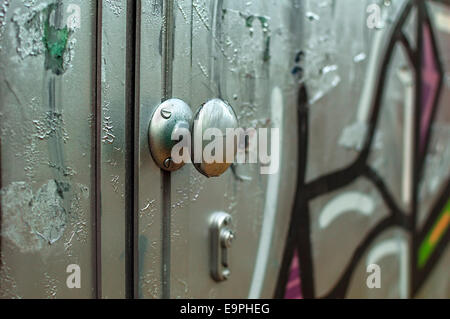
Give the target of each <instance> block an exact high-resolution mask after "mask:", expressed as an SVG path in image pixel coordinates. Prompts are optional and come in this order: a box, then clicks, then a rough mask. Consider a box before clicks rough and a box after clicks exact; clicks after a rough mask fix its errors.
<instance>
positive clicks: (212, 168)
mask: <svg viewBox="0 0 450 319" xmlns="http://www.w3.org/2000/svg"><path fill="white" fill-rule="evenodd" d="M236 128H238V120H237V117H236V114H235V113H234V110H233V108H232V107H231V106H230V105H229V104H228V103H226V102H224V101H222V100H220V99H212V100H210V101H208V102H206V103H205V104H203V105H202V106H200V107H199V108H198V110H197V111H196V113H195V116H193V114H192V111H191V109H190V107H189V105H187V104H186V103H185V102H184V101H182V100H179V99H170V100H167V101H165V102H163V103H161V104H160V105H159V106H158V107H157V108H156V110H155V111H154V113H153V115H152V119H151V121H150V124H149V129H148V132H149V133H148V134H149V147H150V152H151V154H152V157H153V159H154V161H155V162H156V164H157V165H158V166H159V167H160V168H161V169H163V170H165V171H176V170H178V169H180V168H181V167H183V166H184V164H185V162H181V163H180V162H178V161H174V160H173V158H172V150H173V148H174V146H175V145H176V144H178V143H180V142H183V141H182V140H177V139H175V140H174V139H173V137H174V135H173V133H174V131H176V130H177V129H185V130H189V133H190V141H184V143H185V145H186V146H188V148H190V154H189V155H190V160H191V162H192V163H194V166H195V168H196V169H197V170H198V171H199V172H200V173H201V174H203V175H205V176H206V177H217V176H220V175H222V174H223V173H224V172H225V171H226V170H227V169H228V168H229V167H230V166H231V164H232V161H230V154H231V155H232V159H234V156H235V154H236V151H237V137H236V136H234V134H233V136H232V138H233V139H234V142H233V143H232V145H230V143H229V141H230V140H228V141H227V129H236ZM219 132H220V133H221V135H219V134H217V133H219ZM175 136H177V134H175ZM215 139H221V142H219V143H212V142H213V141H215ZM216 142H217V141H216ZM212 144H214V145H215V146H222V149H221V152H220V153H219V150H218V149H217V147H215V148H214V147H212V153H214V155H217V154H218V155H217V156H213V158H205V156H204V152H203V151H204V150H205V148H208V147H210V148H211V145H212ZM230 146H232V147H233V149H231V150H230ZM220 154H221V155H220Z"/></svg>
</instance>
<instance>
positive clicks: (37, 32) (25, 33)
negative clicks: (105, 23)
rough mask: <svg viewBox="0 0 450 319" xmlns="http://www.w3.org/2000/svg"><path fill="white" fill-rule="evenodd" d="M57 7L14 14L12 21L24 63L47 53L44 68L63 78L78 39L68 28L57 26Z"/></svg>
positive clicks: (37, 7)
mask: <svg viewBox="0 0 450 319" xmlns="http://www.w3.org/2000/svg"><path fill="white" fill-rule="evenodd" d="M57 11H58V5H57V4H49V5H47V4H46V3H42V4H39V5H37V6H35V7H32V8H31V9H29V10H28V12H26V13H22V10H21V9H17V10H16V11H15V12H14V16H13V18H12V21H13V22H14V24H15V27H16V33H17V36H16V38H17V53H18V55H19V57H20V58H21V59H25V58H27V57H30V56H32V57H33V56H34V57H36V56H39V55H42V54H44V53H45V68H46V69H48V70H51V71H52V72H53V73H54V74H56V75H61V74H63V73H64V72H65V71H66V70H67V69H68V68H69V67H70V62H71V60H72V58H73V50H74V46H75V43H76V41H75V39H71V35H72V33H73V31H72V30H71V29H69V28H68V27H67V26H64V27H61V28H60V27H58V26H56V22H55V20H56V18H55V15H57V14H60V13H57Z"/></svg>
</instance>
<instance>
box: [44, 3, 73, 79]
mask: <svg viewBox="0 0 450 319" xmlns="http://www.w3.org/2000/svg"><path fill="white" fill-rule="evenodd" d="M56 9H57V5H56V4H51V5H49V6H48V7H47V8H46V18H45V22H44V35H43V37H42V42H43V43H44V46H45V49H46V56H45V68H46V69H47V70H52V72H53V73H55V74H57V75H61V74H63V73H64V71H65V70H64V54H65V53H66V50H67V43H68V40H69V36H70V30H69V28H68V27H67V26H65V27H64V28H62V29H59V28H57V27H56V26H54V25H52V24H51V23H50V17H51V15H52V13H53V12H54V15H56V14H57V12H56V11H57V10H56Z"/></svg>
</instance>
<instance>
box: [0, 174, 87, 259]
mask: <svg viewBox="0 0 450 319" xmlns="http://www.w3.org/2000/svg"><path fill="white" fill-rule="evenodd" d="M78 187H79V189H78V190H75V192H74V196H73V198H72V200H71V205H70V209H66V208H65V207H64V197H65V195H66V194H67V193H68V192H69V191H70V190H69V188H70V187H69V185H68V184H67V183H64V182H58V181H55V180H50V181H48V182H47V183H46V184H44V185H43V186H42V187H41V188H39V189H38V191H37V192H36V193H35V194H33V190H32V188H31V186H30V184H29V183H26V182H14V183H12V184H10V185H9V186H7V187H5V188H4V189H2V190H1V192H0V193H1V195H2V213H3V216H2V217H3V227H2V236H3V237H4V238H6V239H7V240H9V241H10V242H12V243H13V244H15V246H17V247H18V248H19V249H20V250H21V252H23V253H28V252H34V251H39V250H41V249H42V248H43V247H44V246H45V245H53V244H54V243H56V242H57V241H59V240H60V239H61V238H62V236H63V235H64V233H65V230H66V228H67V226H68V225H70V226H73V227H72V228H74V233H75V234H77V235H78V237H83V238H84V239H86V238H87V233H86V226H87V222H86V221H83V220H82V218H81V217H82V216H81V214H82V210H81V209H80V205H79V202H80V199H81V198H82V197H84V198H87V197H88V196H89V191H88V188H87V187H86V186H83V185H78Z"/></svg>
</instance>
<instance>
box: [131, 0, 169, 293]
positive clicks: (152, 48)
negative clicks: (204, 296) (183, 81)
mask: <svg viewBox="0 0 450 319" xmlns="http://www.w3.org/2000/svg"><path fill="white" fill-rule="evenodd" d="M136 10H137V21H138V23H137V30H138V32H137V34H136V37H137V39H138V42H137V43H136V45H137V46H136V48H137V50H136V52H137V59H136V67H137V73H136V79H137V83H136V88H137V90H136V93H137V95H136V106H135V108H136V110H138V111H139V112H138V114H137V115H136V118H137V121H136V123H137V125H138V126H137V127H136V129H137V130H138V132H137V133H136V136H138V137H139V139H138V141H135V142H136V145H137V150H136V152H137V153H136V154H137V158H138V163H135V164H134V165H137V166H136V167H135V172H134V176H135V185H136V186H137V191H136V193H137V194H136V198H135V200H136V202H137V210H136V211H135V214H136V215H137V216H136V219H137V220H138V222H137V227H136V233H135V234H134V237H135V246H136V247H137V251H136V252H135V254H136V256H135V261H136V263H137V265H136V266H137V267H138V268H135V270H136V271H137V279H136V280H138V281H137V282H138V284H137V291H136V292H135V293H136V294H137V295H138V296H139V297H140V298H161V297H162V293H163V292H162V269H163V265H164V261H163V260H162V258H161V256H162V250H163V246H162V244H163V237H162V236H163V233H162V221H163V219H162V218H163V217H162V216H163V214H162V206H163V202H162V175H161V170H160V169H159V167H158V166H156V164H155V162H154V161H153V159H152V157H151V155H150V151H149V146H148V125H149V121H150V117H151V115H152V112H153V110H154V108H155V107H156V106H157V105H158V104H159V103H161V100H162V97H163V90H164V86H163V78H162V74H163V67H162V66H163V57H164V55H163V54H162V52H163V51H162V50H163V47H162V45H163V44H162V39H163V37H164V33H163V31H164V28H165V24H164V23H165V20H164V18H163V17H164V11H163V10H164V8H163V2H162V1H137V8H136ZM130 107H131V106H130Z"/></svg>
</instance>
